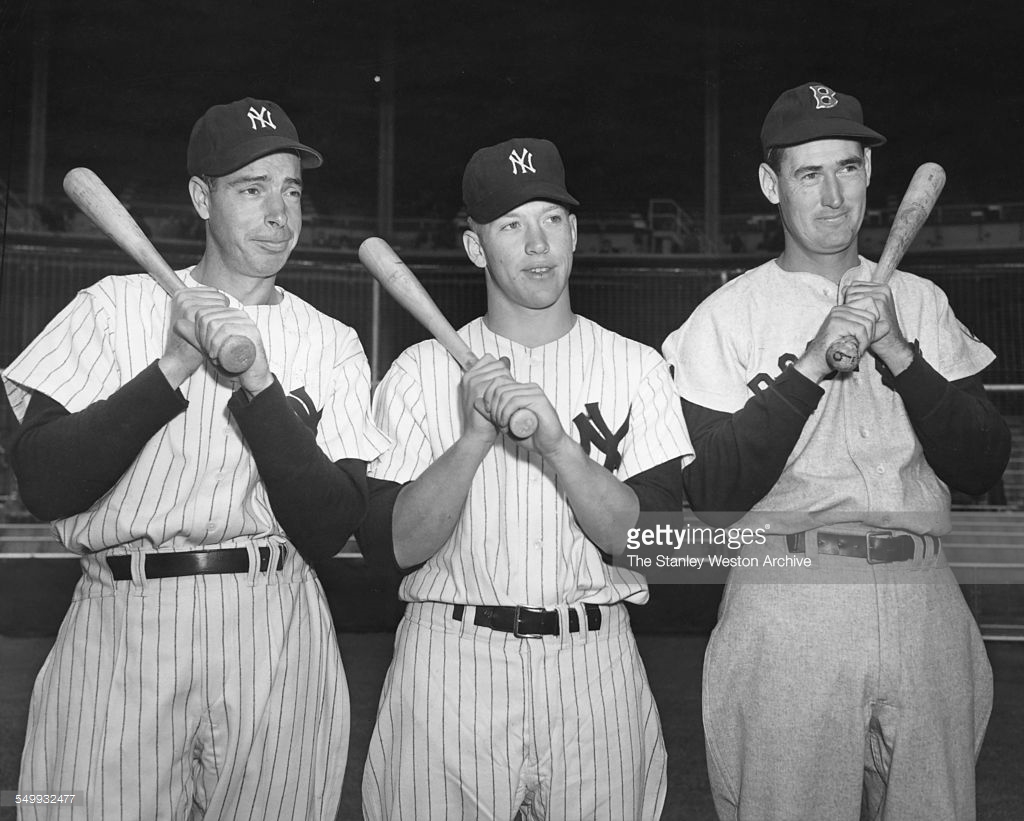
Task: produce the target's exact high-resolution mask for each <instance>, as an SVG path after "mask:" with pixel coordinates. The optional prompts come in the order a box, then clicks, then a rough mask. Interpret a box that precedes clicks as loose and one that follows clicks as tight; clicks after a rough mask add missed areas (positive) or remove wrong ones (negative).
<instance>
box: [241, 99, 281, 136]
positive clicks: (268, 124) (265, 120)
mask: <svg viewBox="0 0 1024 821" xmlns="http://www.w3.org/2000/svg"><path fill="white" fill-rule="evenodd" d="M246 116H248V117H249V122H251V123H252V130H253V131H255V130H256V123H259V124H260V126H261V127H262V128H272V129H274V130H275V131H277V126H276V125H274V121H273V120H272V119H271V118H270V112H269V111H267V107H266V106H265V105H264V106H260V110H259V111H257V110H256V109H255V108H254V107H253V106H249V113H248V114H247V115H246Z"/></svg>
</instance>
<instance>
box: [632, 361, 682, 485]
mask: <svg viewBox="0 0 1024 821" xmlns="http://www.w3.org/2000/svg"><path fill="white" fill-rule="evenodd" d="M647 351H648V353H649V356H648V357H647V361H646V362H645V366H646V367H645V371H646V372H645V375H644V377H643V379H641V381H640V384H639V386H638V389H637V392H636V396H635V397H634V398H633V401H632V403H631V404H630V409H629V434H628V436H627V438H626V443H625V444H626V447H624V448H623V453H622V465H621V466H620V468H619V471H618V476H619V478H620V479H626V478H629V477H631V476H635V475H637V474H639V473H643V472H644V471H646V470H649V469H650V468H653V467H655V466H657V465H660V464H662V463H664V462H667V461H669V460H670V459H676V458H681V459H682V465H683V466H686V465H688V464H689V463H690V462H692V461H693V445H692V444H691V442H690V436H689V433H688V431H687V429H686V421H685V420H684V419H683V411H682V406H681V404H680V402H679V398H678V397H677V396H676V394H675V391H674V389H673V387H672V377H671V375H670V374H669V370H668V365H667V364H666V363H665V361H664V360H663V359H662V358H661V357H660V356H658V354H657V352H656V351H654V350H651V349H647Z"/></svg>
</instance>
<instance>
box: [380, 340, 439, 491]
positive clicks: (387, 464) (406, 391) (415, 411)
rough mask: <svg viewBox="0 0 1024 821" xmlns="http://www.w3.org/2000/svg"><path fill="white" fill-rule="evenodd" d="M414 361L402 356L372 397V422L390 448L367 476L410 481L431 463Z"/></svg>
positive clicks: (424, 411) (429, 446) (419, 384)
mask: <svg viewBox="0 0 1024 821" xmlns="http://www.w3.org/2000/svg"><path fill="white" fill-rule="evenodd" d="M417 373H418V371H417V368H416V360H415V358H414V357H413V356H411V355H410V354H409V353H408V352H406V353H403V354H402V355H401V356H399V358H398V359H397V360H395V362H394V364H392V366H391V367H390V368H389V369H388V372H387V373H386V374H385V375H384V378H383V379H382V380H381V382H380V384H379V385H378V386H377V391H376V393H375V394H374V397H373V419H374V422H375V423H376V424H377V426H378V427H379V428H380V429H381V430H382V431H383V432H384V434H385V435H386V436H387V437H388V438H389V439H390V440H391V442H392V445H391V447H390V448H389V449H388V450H387V451H385V452H384V453H382V454H381V455H380V456H379V457H378V458H377V459H376V460H375V461H373V462H371V463H370V465H369V468H368V470H367V475H369V476H372V477H373V478H375V479H386V480H388V481H391V482H398V483H403V482H411V481H412V480H413V479H415V478H416V477H417V476H419V475H420V474H421V473H422V472H423V471H424V470H426V469H427V468H428V467H429V466H430V464H431V462H432V461H433V452H432V449H431V445H430V437H429V433H428V428H427V418H426V405H425V402H424V399H423V386H422V384H421V382H420V381H419V379H418V378H417Z"/></svg>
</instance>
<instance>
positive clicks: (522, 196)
mask: <svg viewBox="0 0 1024 821" xmlns="http://www.w3.org/2000/svg"><path fill="white" fill-rule="evenodd" d="M533 200H545V201H547V202H557V203H558V204H559V205H579V204H580V203H579V200H577V199H576V198H575V197H574V196H572V194H570V193H569V192H568V191H566V190H565V189H564V188H561V187H559V186H557V185H552V184H550V183H536V184H532V185H526V186H523V187H522V188H520V189H518V190H516V191H515V192H512V193H510V194H509V196H508V197H506V198H505V199H502V200H501V201H497V202H492V203H490V204H489V207H488V208H487V209H486V210H485V211H479V210H474V209H472V208H470V207H469V206H468V203H467V210H468V213H469V216H470V217H472V218H473V219H474V220H475V221H476V222H479V223H481V224H484V223H488V222H493V221H494V220H496V219H497V218H498V217H500V216H501V215H502V214H507V213H508V212H509V211H511V210H512V209H513V208H518V207H519V206H520V205H522V204H523V203H524V202H532V201H533Z"/></svg>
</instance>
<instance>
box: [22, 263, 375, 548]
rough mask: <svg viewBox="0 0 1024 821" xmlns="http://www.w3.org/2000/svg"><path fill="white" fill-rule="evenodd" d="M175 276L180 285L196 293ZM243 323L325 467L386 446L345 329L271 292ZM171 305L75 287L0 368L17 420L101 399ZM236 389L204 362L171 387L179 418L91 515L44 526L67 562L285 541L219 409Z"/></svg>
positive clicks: (160, 344)
mask: <svg viewBox="0 0 1024 821" xmlns="http://www.w3.org/2000/svg"><path fill="white" fill-rule="evenodd" d="M190 271H191V269H187V270H186V271H184V272H179V275H181V276H183V280H184V282H185V283H186V284H187V285H189V286H194V285H196V284H197V283H196V282H195V281H194V280H193V279H192V278H191V276H190V275H189V272H190ZM278 290H279V291H280V293H281V294H282V296H283V299H282V301H281V302H280V303H279V304H277V305H249V306H241V305H240V303H238V302H237V301H235V300H233V299H232V305H233V306H234V307H244V310H245V311H246V312H247V313H248V314H249V315H250V316H252V317H253V319H254V320H255V322H256V324H257V327H258V328H259V330H260V334H261V336H262V339H263V345H264V348H265V350H266V353H267V359H268V361H269V363H270V369H271V371H272V372H273V373H275V374H276V375H277V377H278V380H279V381H280V382H281V384H282V386H283V387H284V390H285V393H287V394H290V398H289V402H290V403H291V404H292V405H293V408H294V409H295V410H296V411H297V412H298V413H299V414H300V415H306V416H309V415H319V420H318V424H317V426H316V430H317V444H318V445H319V446H320V448H321V449H322V450H323V451H324V453H325V454H326V455H327V456H328V457H329V458H330V459H331V460H332V461H336V460H338V459H341V458H344V457H349V458H356V459H363V460H367V461H369V460H371V459H373V458H374V456H376V455H377V454H378V453H379V452H381V450H382V449H383V448H385V447H386V446H387V445H388V441H387V439H386V437H384V436H383V435H382V434H381V433H380V431H379V430H377V429H376V427H375V426H374V425H373V423H372V421H371V420H370V417H369V406H368V402H369V399H368V397H369V369H368V367H367V362H366V357H365V355H364V354H363V349H362V346H361V345H360V342H359V339H358V337H357V336H356V333H355V331H354V330H352V329H351V328H349V327H348V326H346V325H343V324H341V323H340V322H337V321H336V320H334V319H331V318H330V317H328V316H325V315H324V314H322V313H320V312H319V311H317V310H316V309H315V308H313V307H312V306H311V305H309V304H308V303H306V302H304V301H303V300H301V299H299V298H297V297H295V296H294V295H292V294H289V293H287V292H286V291H284V290H283V289H278ZM169 304H170V303H169V300H168V298H167V296H166V294H165V293H164V292H163V291H162V290H161V289H160V288H159V286H158V285H156V283H154V282H153V280H152V279H151V278H150V277H149V276H146V275H133V276H113V277H107V278H105V279H103V280H101V281H100V282H99V283H97V284H96V285H94V286H92V287H90V288H87V289H85V290H83V291H82V292H81V293H80V294H79V295H78V296H77V297H76V298H75V299H74V300H73V301H72V302H71V303H70V304H69V305H68V306H67V307H66V308H65V309H64V310H63V311H62V312H61V313H60V314H58V315H57V317H55V318H54V319H53V321H52V322H50V324H49V325H48V326H47V327H46V329H45V330H44V331H43V332H42V333H41V334H40V335H39V336H38V337H37V338H36V339H35V340H34V341H33V342H32V343H31V344H30V345H29V346H28V347H27V348H26V349H25V351H24V352H22V354H21V355H20V356H18V358H17V359H15V361H14V362H13V363H12V364H11V365H10V366H9V367H8V368H6V369H5V370H4V374H3V375H4V383H5V386H6V388H7V393H8V397H9V399H10V401H11V407H12V408H13V409H14V412H15V414H16V415H17V417H18V418H19V420H20V419H21V418H22V417H23V416H24V413H25V409H26V408H27V406H28V400H29V397H30V391H32V390H39V391H41V392H43V393H45V394H47V395H48V396H51V397H52V398H53V399H55V400H56V401H58V402H60V403H61V404H62V405H64V407H66V408H67V409H68V410H69V411H71V412H75V411H78V410H81V409H83V408H85V407H87V406H88V405H90V404H91V403H93V402H95V401H97V400H101V399H104V398H105V397H107V396H109V395H110V394H112V393H113V392H114V391H115V390H117V388H119V387H120V386H121V385H122V384H124V383H125V382H126V381H128V380H129V379H130V378H131V377H133V376H134V375H135V374H137V373H139V371H141V370H142V369H143V368H145V367H146V366H147V365H149V364H150V363H151V362H153V361H154V360H156V359H158V358H159V357H160V356H161V355H162V353H163V350H164V345H165V343H166V338H167V330H168V328H167V319H168V306H169ZM236 389H237V382H236V381H235V380H232V379H231V378H229V377H227V376H224V375H222V374H220V373H219V372H217V371H216V369H215V368H213V367H212V366H211V365H207V366H206V367H205V369H204V370H201V371H199V372H197V374H195V375H194V376H192V377H191V378H190V379H188V380H187V381H186V382H185V383H184V384H183V385H182V386H181V391H182V394H183V395H184V397H185V399H186V400H187V401H188V403H189V405H188V409H187V411H186V412H185V413H184V414H181V415H179V416H178V417H177V418H176V419H174V420H173V421H172V422H171V423H170V424H168V425H167V426H166V427H165V428H164V429H163V430H161V431H160V433H159V434H158V435H157V436H155V437H153V439H152V440H150V441H149V442H148V443H147V444H146V446H145V448H144V449H143V450H142V452H141V453H140V454H139V457H138V458H137V459H136V460H135V462H134V464H133V465H132V466H131V468H130V469H129V470H128V471H127V472H126V473H125V475H124V476H123V477H122V478H121V479H120V480H119V481H118V483H117V484H116V485H115V487H114V488H113V489H112V490H111V491H110V492H109V493H107V494H106V495H105V496H104V497H103V498H102V499H100V500H99V501H98V502H97V503H96V504H95V505H94V506H93V507H92V508H91V509H89V510H87V511H85V512H84V513H81V514H79V515H77V516H72V517H70V518H67V519H62V520H60V521H58V522H56V524H55V527H56V529H57V533H58V536H59V537H60V539H61V542H62V544H64V546H65V547H67V548H68V549H69V550H72V551H74V552H76V553H87V552H91V551H95V550H101V549H103V548H106V547H112V546H114V545H133V546H136V547H137V548H139V549H148V550H152V549H170V550H189V549H196V548H197V547H209V546H220V547H231V546H233V545H234V544H236V543H237V544H245V543H247V542H249V541H251V540H252V539H253V538H262V537H270V536H274V537H278V538H283V533H282V531H281V528H280V525H279V524H278V523H277V522H276V520H275V519H274V516H273V513H272V511H271V508H270V502H269V500H268V498H267V493H266V490H265V488H264V487H263V485H262V484H261V483H260V481H259V475H258V473H257V471H256V467H255V464H254V462H253V461H252V459H251V457H250V456H249V455H248V452H247V447H246V445H245V442H244V441H243V439H242V437H241V435H240V433H239V430H238V427H237V424H236V423H235V422H234V420H233V419H232V417H231V415H230V414H229V413H227V412H226V411H225V408H226V406H227V402H228V399H229V398H230V396H231V394H232V392H233V391H234V390H236Z"/></svg>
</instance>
